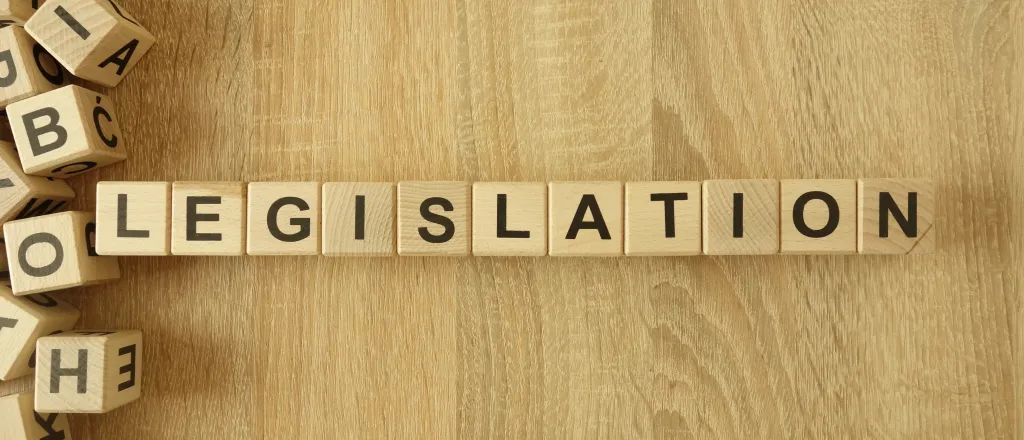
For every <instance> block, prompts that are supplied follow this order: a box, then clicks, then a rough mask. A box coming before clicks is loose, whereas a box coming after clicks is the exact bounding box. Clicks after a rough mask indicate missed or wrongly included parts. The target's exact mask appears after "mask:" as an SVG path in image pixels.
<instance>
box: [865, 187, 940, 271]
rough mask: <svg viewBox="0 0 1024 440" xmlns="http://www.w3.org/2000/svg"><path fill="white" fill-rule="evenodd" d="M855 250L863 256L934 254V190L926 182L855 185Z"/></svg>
mask: <svg viewBox="0 0 1024 440" xmlns="http://www.w3.org/2000/svg"><path fill="white" fill-rule="evenodd" d="M858 193H859V203H858V208H857V211H858V214H857V230H858V231H859V233H858V235H857V250H858V251H859V252H860V253H862V254H929V253H932V252H934V251H935V232H933V231H932V222H933V221H934V220H935V187H934V185H933V184H932V181H931V180H928V179H861V180H860V181H858Z"/></svg>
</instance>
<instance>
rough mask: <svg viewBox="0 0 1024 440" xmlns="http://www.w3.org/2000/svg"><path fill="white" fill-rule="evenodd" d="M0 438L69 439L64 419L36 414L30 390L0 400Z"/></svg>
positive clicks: (26, 439)
mask: <svg viewBox="0 0 1024 440" xmlns="http://www.w3.org/2000/svg"><path fill="white" fill-rule="evenodd" d="M0 439H4V440H71V430H70V429H69V428H68V416H67V415H64V414H56V413H38V412H36V411H35V396H34V395H33V393H32V392H31V391H26V392H24V393H21V394H12V395H10V396H7V397H0Z"/></svg>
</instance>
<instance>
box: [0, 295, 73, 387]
mask: <svg viewBox="0 0 1024 440" xmlns="http://www.w3.org/2000/svg"><path fill="white" fill-rule="evenodd" d="M80 316H81V313H79V311H78V310H77V309H75V308H74V307H71V306H70V305H68V304H67V303H65V302H63V301H59V300H56V299H54V298H53V297H51V296H49V295H47V294H45V293H40V294H38V295H28V296H14V294H13V292H11V290H10V289H8V288H6V287H0V380H11V379H14V378H18V377H22V376H27V375H29V374H31V373H32V369H33V368H34V367H35V358H34V357H33V356H32V355H33V354H34V353H35V350H36V340H37V339H39V338H40V337H41V336H47V335H51V334H55V333H60V332H66V331H68V330H71V329H72V328H74V327H75V323H77V322H78V318H79V317H80Z"/></svg>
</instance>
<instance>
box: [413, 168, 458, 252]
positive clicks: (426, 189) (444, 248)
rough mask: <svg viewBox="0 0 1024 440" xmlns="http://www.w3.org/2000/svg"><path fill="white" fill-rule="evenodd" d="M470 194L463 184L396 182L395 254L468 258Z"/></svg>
mask: <svg viewBox="0 0 1024 440" xmlns="http://www.w3.org/2000/svg"><path fill="white" fill-rule="evenodd" d="M470 192H472V187H471V186H470V184H469V183H467V182H399V183H398V254H399V255H409V256H449V257H455V256H466V255H469V254H470V250H471V245H472V243H471V241H472V240H471V236H472V235H471V234H472V231H470V228H471V217H470V203H471V200H470Z"/></svg>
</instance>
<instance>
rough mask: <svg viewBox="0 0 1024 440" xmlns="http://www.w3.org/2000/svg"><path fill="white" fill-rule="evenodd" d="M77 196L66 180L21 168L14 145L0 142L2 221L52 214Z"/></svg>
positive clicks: (0, 216)
mask: <svg viewBox="0 0 1024 440" xmlns="http://www.w3.org/2000/svg"><path fill="white" fill-rule="evenodd" d="M74 198H75V192H74V191H72V190H71V187H70V186H68V184H67V183H65V182H64V181H63V180H55V179H49V178H46V177H38V176H29V175H27V174H25V173H24V172H22V171H21V162H20V161H19V160H18V155H17V154H15V152H14V145H13V144H10V143H8V142H0V223H3V222H6V221H10V220H20V219H26V218H29V217H36V216H40V215H45V214H52V213H54V212H57V211H60V210H62V209H64V208H66V207H67V206H68V204H69V203H70V202H71V200H72V199H74Z"/></svg>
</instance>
